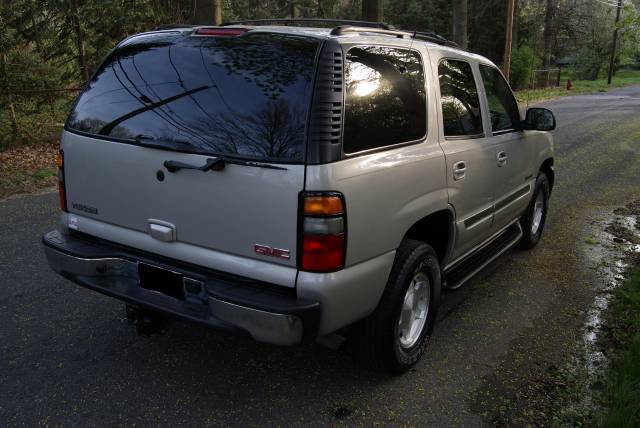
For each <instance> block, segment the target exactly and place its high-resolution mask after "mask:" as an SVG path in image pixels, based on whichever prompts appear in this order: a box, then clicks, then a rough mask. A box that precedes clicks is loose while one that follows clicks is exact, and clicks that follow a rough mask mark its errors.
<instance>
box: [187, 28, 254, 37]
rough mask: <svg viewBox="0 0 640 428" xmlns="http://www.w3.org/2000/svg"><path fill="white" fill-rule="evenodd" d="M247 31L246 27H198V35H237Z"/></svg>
mask: <svg viewBox="0 0 640 428" xmlns="http://www.w3.org/2000/svg"><path fill="white" fill-rule="evenodd" d="M246 32H247V29H246V28H218V27H208V28H207V27H204V28H198V29H197V30H196V34H197V35H198V36H217V37H236V36H241V35H243V34H244V33H246Z"/></svg>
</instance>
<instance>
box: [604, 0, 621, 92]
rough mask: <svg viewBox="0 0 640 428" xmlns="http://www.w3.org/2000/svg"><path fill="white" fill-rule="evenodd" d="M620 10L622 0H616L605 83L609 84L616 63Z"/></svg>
mask: <svg viewBox="0 0 640 428" xmlns="http://www.w3.org/2000/svg"><path fill="white" fill-rule="evenodd" d="M621 12H622V0H618V10H617V11H616V27H615V28H614V30H613V45H612V46H611V61H610V62H609V76H608V77H607V84H609V85H610V84H611V80H613V68H614V67H615V65H616V49H617V46H618V23H619V22H620V13H621Z"/></svg>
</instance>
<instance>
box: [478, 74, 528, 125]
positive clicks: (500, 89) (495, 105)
mask: <svg viewBox="0 0 640 428" xmlns="http://www.w3.org/2000/svg"><path fill="white" fill-rule="evenodd" d="M480 75H481V76H482V82H483V84H484V91H485V92H486V94H487V103H488V105H489V114H490V116H491V130H492V131H493V132H494V133H500V132H504V131H512V130H515V129H520V121H521V119H520V111H519V109H518V103H517V102H516V99H515V98H514V96H513V93H512V92H511V88H509V85H508V84H507V82H506V81H505V80H504V77H502V74H500V72H499V71H498V70H497V69H495V68H494V67H489V66H486V65H481V66H480Z"/></svg>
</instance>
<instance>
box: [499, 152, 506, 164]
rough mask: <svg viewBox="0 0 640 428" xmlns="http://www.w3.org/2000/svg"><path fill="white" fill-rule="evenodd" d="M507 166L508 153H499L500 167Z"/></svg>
mask: <svg viewBox="0 0 640 428" xmlns="http://www.w3.org/2000/svg"><path fill="white" fill-rule="evenodd" d="M506 164H507V152H499V153H498V166H505V165H506Z"/></svg>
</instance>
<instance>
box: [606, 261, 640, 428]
mask: <svg viewBox="0 0 640 428" xmlns="http://www.w3.org/2000/svg"><path fill="white" fill-rule="evenodd" d="M612 313H613V316H614V320H615V322H614V325H613V336H614V339H615V342H616V344H617V345H619V349H618V352H617V353H616V355H615V356H614V358H613V360H612V364H611V368H610V371H609V374H608V376H607V379H606V381H605V386H604V399H605V402H604V404H605V410H604V411H603V412H602V415H601V416H600V418H599V425H601V426H603V427H637V426H640V270H636V271H635V273H633V274H632V275H631V276H630V277H629V279H628V280H627V281H626V282H625V284H624V285H623V286H622V287H620V288H619V289H618V290H617V291H616V299H615V303H614V305H613V311H612Z"/></svg>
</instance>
